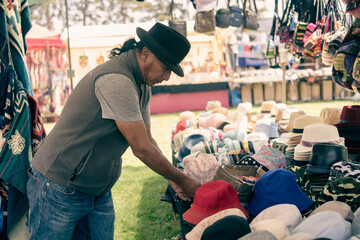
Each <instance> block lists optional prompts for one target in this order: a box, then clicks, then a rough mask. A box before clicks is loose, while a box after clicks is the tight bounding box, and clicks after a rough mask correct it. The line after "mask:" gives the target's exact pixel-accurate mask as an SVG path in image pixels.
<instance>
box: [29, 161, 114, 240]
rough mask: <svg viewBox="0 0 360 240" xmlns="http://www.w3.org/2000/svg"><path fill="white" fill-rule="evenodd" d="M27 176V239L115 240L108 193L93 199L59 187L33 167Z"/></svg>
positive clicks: (87, 195)
mask: <svg viewBox="0 0 360 240" xmlns="http://www.w3.org/2000/svg"><path fill="white" fill-rule="evenodd" d="M28 173H29V180H28V182H27V195H28V198H29V206H30V214H29V223H28V225H29V231H30V240H34V239H39V240H42V239H56V240H65V239H102V240H103V239H104V240H107V239H113V238H114V222H115V211H114V205H113V201H112V196H111V191H109V192H108V193H107V194H105V195H104V196H94V195H90V194H87V193H83V192H80V191H77V190H75V189H73V188H69V187H63V186H60V185H58V184H56V183H54V182H52V181H50V180H48V179H47V178H45V177H44V176H43V175H42V174H41V173H39V172H38V171H37V170H36V169H34V168H31V169H29V171H28Z"/></svg>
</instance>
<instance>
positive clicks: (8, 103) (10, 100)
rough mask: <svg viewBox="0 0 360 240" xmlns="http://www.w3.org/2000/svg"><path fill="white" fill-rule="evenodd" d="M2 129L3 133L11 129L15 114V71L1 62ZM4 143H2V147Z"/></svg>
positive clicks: (0, 99) (0, 103)
mask: <svg viewBox="0 0 360 240" xmlns="http://www.w3.org/2000/svg"><path fill="white" fill-rule="evenodd" d="M0 68H1V74H0V79H1V81H0V130H2V133H3V135H5V133H6V131H8V130H9V127H10V124H11V120H12V118H13V115H14V99H15V95H14V79H15V76H13V75H14V73H15V72H14V71H9V69H8V68H6V66H5V65H4V64H2V63H0ZM1 146H2V144H1V143H0V149H1Z"/></svg>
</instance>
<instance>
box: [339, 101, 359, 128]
mask: <svg viewBox="0 0 360 240" xmlns="http://www.w3.org/2000/svg"><path fill="white" fill-rule="evenodd" d="M335 126H336V127H337V128H341V127H353V126H354V127H355V126H360V105H349V106H344V107H343V109H342V110H341V115H340V120H339V122H338V123H337V124H335Z"/></svg>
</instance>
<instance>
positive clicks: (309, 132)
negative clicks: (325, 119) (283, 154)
mask: <svg viewBox="0 0 360 240" xmlns="http://www.w3.org/2000/svg"><path fill="white" fill-rule="evenodd" d="M315 143H334V144H339V145H344V138H342V137H340V136H339V132H338V130H337V128H336V127H334V126H333V125H328V124H325V123H313V124H310V125H307V126H306V127H304V132H303V135H302V138H301V142H300V143H299V144H298V145H297V146H296V147H295V152H297V153H309V154H310V152H311V149H312V146H313V144H315Z"/></svg>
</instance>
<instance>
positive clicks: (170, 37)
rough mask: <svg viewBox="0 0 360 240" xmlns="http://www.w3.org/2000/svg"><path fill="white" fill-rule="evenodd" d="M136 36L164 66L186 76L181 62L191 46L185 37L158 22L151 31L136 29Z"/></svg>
mask: <svg viewBox="0 0 360 240" xmlns="http://www.w3.org/2000/svg"><path fill="white" fill-rule="evenodd" d="M136 34H137V35H138V37H139V38H140V40H141V41H142V42H143V43H144V44H145V46H146V47H147V48H149V49H150V51H151V52H152V53H153V54H154V55H155V56H156V57H157V58H158V59H159V60H160V61H161V62H162V63H163V64H165V65H166V66H167V67H168V68H169V69H170V70H171V71H173V72H174V73H175V74H176V75H178V76H180V77H183V76H184V72H183V70H182V68H181V67H180V62H181V61H182V60H183V59H184V58H185V56H186V55H187V54H188V52H189V50H190V47H191V44H190V42H189V41H188V40H187V39H186V38H185V37H184V36H183V35H181V34H180V33H179V32H177V31H175V30H173V29H171V28H170V27H168V26H166V25H164V24H162V23H158V22H157V23H155V25H154V26H153V27H152V28H151V29H150V30H149V31H145V30H144V29H142V28H140V27H138V28H136Z"/></svg>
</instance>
